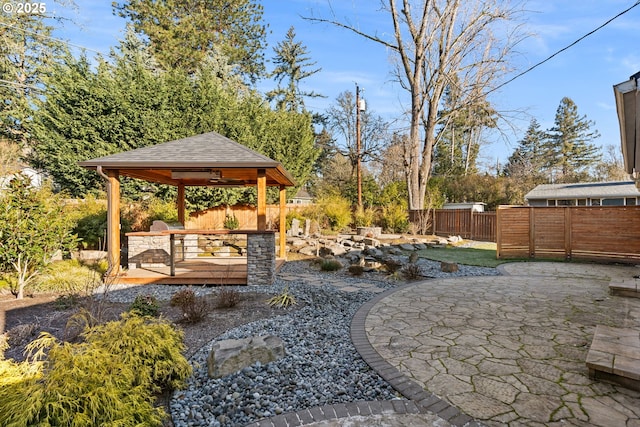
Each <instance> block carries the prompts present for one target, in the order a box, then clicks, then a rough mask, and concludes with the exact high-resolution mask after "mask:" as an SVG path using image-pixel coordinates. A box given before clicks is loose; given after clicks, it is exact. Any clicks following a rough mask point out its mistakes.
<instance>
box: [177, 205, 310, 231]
mask: <svg viewBox="0 0 640 427" xmlns="http://www.w3.org/2000/svg"><path fill="white" fill-rule="evenodd" d="M304 207H305V205H287V206H286V208H285V209H286V213H287V214H288V213H289V212H291V211H294V210H299V209H302V208H304ZM227 215H235V217H236V218H237V219H238V223H239V229H240V230H254V229H256V228H257V227H258V219H257V214H256V207H255V206H247V205H236V206H228V207H226V206H217V207H215V208H210V209H207V210H205V211H200V212H194V213H192V214H190V215H189V218H188V219H187V220H186V224H185V228H187V229H189V230H222V229H224V221H225V219H226V217H227ZM266 216H267V228H269V229H275V228H277V226H278V223H279V220H280V207H279V206H278V205H267V215H266Z"/></svg>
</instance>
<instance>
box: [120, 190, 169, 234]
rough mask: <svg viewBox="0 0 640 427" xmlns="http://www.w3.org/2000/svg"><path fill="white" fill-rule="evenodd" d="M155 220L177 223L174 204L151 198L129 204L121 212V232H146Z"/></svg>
mask: <svg viewBox="0 0 640 427" xmlns="http://www.w3.org/2000/svg"><path fill="white" fill-rule="evenodd" d="M155 220H160V221H164V222H166V223H175V222H178V210H177V208H176V205H175V203H174V202H170V201H165V200H161V199H158V198H155V197H152V198H149V199H147V200H145V201H144V202H142V203H131V204H129V205H128V206H126V207H125V208H124V209H123V210H122V230H123V231H148V230H149V227H151V224H153V221H155Z"/></svg>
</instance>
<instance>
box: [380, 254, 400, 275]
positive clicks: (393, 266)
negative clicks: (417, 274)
mask: <svg viewBox="0 0 640 427" xmlns="http://www.w3.org/2000/svg"><path fill="white" fill-rule="evenodd" d="M384 268H385V270H387V271H388V272H389V273H390V274H393V273H396V272H397V271H398V270H400V268H402V263H401V262H400V261H396V260H395V259H393V258H389V259H386V260H384Z"/></svg>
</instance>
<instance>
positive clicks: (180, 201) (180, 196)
mask: <svg viewBox="0 0 640 427" xmlns="http://www.w3.org/2000/svg"><path fill="white" fill-rule="evenodd" d="M177 208H178V222H179V223H180V224H182V225H183V226H184V215H185V208H184V184H179V185H178V200H177Z"/></svg>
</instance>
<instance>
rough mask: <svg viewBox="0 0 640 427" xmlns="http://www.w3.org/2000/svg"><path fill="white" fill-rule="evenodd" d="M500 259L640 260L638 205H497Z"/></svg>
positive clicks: (639, 212) (498, 252)
mask: <svg viewBox="0 0 640 427" xmlns="http://www.w3.org/2000/svg"><path fill="white" fill-rule="evenodd" d="M497 230H498V233H497V257H498V258H552V259H556V258H561V259H583V260H605V261H619V262H634V263H635V262H638V261H640V206H601V207H598V206H571V207H530V206H500V207H499V208H498V214H497Z"/></svg>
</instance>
